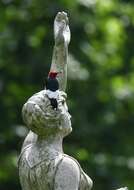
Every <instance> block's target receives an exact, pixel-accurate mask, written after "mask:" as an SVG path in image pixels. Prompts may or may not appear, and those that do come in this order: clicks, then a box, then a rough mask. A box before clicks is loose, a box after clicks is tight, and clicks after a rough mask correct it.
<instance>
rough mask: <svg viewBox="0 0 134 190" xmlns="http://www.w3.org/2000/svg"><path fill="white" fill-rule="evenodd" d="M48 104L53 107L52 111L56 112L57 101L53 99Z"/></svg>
mask: <svg viewBox="0 0 134 190" xmlns="http://www.w3.org/2000/svg"><path fill="white" fill-rule="evenodd" d="M50 102H51V106H52V107H53V109H56V110H57V108H58V103H57V100H56V99H55V98H50Z"/></svg>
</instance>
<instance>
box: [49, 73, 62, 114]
mask: <svg viewBox="0 0 134 190" xmlns="http://www.w3.org/2000/svg"><path fill="white" fill-rule="evenodd" d="M57 74H58V72H56V71H50V72H49V74H48V78H47V80H46V94H47V95H48V98H49V100H50V103H51V106H52V108H53V109H55V110H57V108H58V103H57V98H58V96H59V83H58V80H57V78H56V76H57Z"/></svg>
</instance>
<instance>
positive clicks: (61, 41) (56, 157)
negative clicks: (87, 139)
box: [19, 12, 92, 190]
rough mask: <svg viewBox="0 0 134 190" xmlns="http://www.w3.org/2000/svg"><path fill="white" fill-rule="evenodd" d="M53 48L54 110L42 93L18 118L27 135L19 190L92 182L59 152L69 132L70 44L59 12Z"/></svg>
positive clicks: (71, 188) (63, 189)
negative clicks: (56, 89)
mask: <svg viewBox="0 0 134 190" xmlns="http://www.w3.org/2000/svg"><path fill="white" fill-rule="evenodd" d="M54 37H55V46H54V51H53V58H52V64H51V69H50V70H56V71H58V72H60V74H59V76H58V81H59V85H60V91H59V95H58V110H53V109H52V107H51V105H50V101H49V99H48V97H47V94H46V90H42V91H41V92H39V93H36V94H35V95H33V96H32V97H31V98H29V100H28V101H27V102H26V103H25V104H24V106H23V109H22V115H23V119H24V122H25V124H26V126H27V127H28V128H29V130H30V132H29V133H28V135H27V137H26V139H25V141H24V143H23V146H22V150H21V154H20V158H19V176H20V182H21V186H22V189H23V190H78V189H79V190H90V189H91V187H92V180H91V179H90V178H89V177H88V176H87V175H86V174H85V173H84V171H83V170H82V168H81V166H80V165H79V163H78V162H77V161H76V160H75V159H74V158H72V157H70V156H68V155H66V154H64V153H63V149H62V141H63V138H64V137H65V136H66V135H68V134H69V133H70V132H71V131H72V127H71V120H70V118H71V116H70V114H69V112H68V108H67V104H66V97H67V95H66V93H65V89H66V82H67V53H68V44H69V41H70V30H69V25H68V17H67V14H66V13H65V12H59V13H58V14H57V16H56V18H55V21H54Z"/></svg>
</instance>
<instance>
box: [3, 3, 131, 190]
mask: <svg viewBox="0 0 134 190" xmlns="http://www.w3.org/2000/svg"><path fill="white" fill-rule="evenodd" d="M61 10H64V11H67V12H68V15H69V18H70V28H71V32H72V40H71V44H70V46H69V52H70V56H69V64H70V67H69V74H68V87H67V93H68V106H69V109H70V112H71V114H72V125H73V133H72V134H71V135H70V136H69V137H67V138H66V139H65V141H64V150H65V152H66V153H68V154H70V155H72V156H74V157H75V158H77V159H78V160H79V162H80V163H81V165H82V167H83V168H84V169H85V171H86V172H87V173H88V174H89V175H90V176H91V178H92V179H93V181H94V189H95V190H100V189H115V188H117V187H120V186H128V187H129V189H130V190H131V189H133V188H134V2H133V1H132V0H122V1H121V0H72V1H71V0H70V1H69V0H57V1H48V0H1V1H0V102H1V103H0V190H9V189H10V190H12V189H16V190H20V189H21V188H20V185H19V179H18V170H17V158H18V155H19V152H20V148H21V144H22V142H23V140H24V136H25V135H26V132H27V130H26V128H25V127H24V126H23V121H22V119H21V108H22V105H23V104H24V103H25V101H26V100H27V99H28V98H29V97H30V96H31V95H32V94H34V93H35V92H37V91H40V90H42V89H43V88H44V79H45V77H46V76H47V73H48V71H49V67H50V63H51V57H52V50H53V44H54V41H53V20H54V17H55V15H56V13H57V11H61Z"/></svg>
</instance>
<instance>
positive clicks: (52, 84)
mask: <svg viewBox="0 0 134 190" xmlns="http://www.w3.org/2000/svg"><path fill="white" fill-rule="evenodd" d="M46 89H47V90H51V91H53V92H54V91H56V90H58V89H59V83H58V80H57V79H56V78H50V77H48V78H47V80H46Z"/></svg>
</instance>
